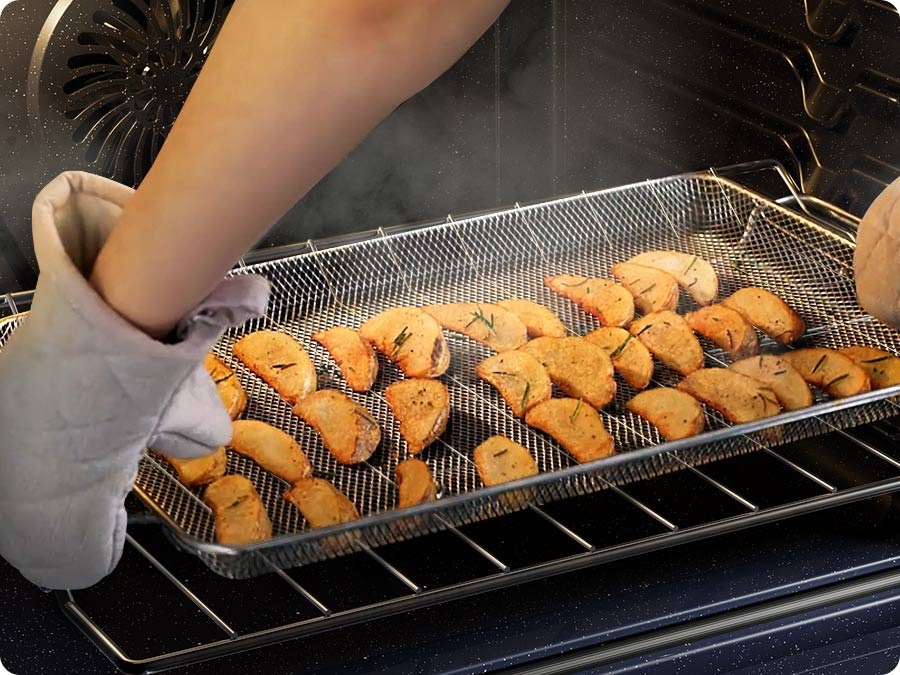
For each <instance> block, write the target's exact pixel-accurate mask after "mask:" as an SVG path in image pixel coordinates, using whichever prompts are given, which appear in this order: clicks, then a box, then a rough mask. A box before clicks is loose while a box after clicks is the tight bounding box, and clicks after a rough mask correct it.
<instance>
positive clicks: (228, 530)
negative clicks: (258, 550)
mask: <svg viewBox="0 0 900 675" xmlns="http://www.w3.org/2000/svg"><path fill="white" fill-rule="evenodd" d="M203 501H204V502H205V503H206V505H207V506H209V508H211V509H212V512H213V517H214V518H215V521H216V541H218V542H219V543H220V544H226V545H241V544H254V543H256V542H258V541H266V540H267V539H271V538H272V521H270V520H269V516H268V515H267V514H266V507H265V505H264V504H263V503H262V499H260V497H259V493H258V492H257V491H256V488H255V487H253V483H251V482H250V479H249V478H246V477H244V476H224V477H222V478H219V479H218V480H217V481H215V482H214V483H212V484H211V485H210V486H209V487H207V488H206V491H205V492H204V493H203Z"/></svg>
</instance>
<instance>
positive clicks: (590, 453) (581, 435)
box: [525, 398, 615, 464]
mask: <svg viewBox="0 0 900 675" xmlns="http://www.w3.org/2000/svg"><path fill="white" fill-rule="evenodd" d="M525 422H526V423H527V424H528V425H529V426H532V427H534V428H535V429H540V430H541V431H543V432H544V433H546V434H549V435H550V436H552V437H553V438H555V439H556V441H557V442H558V443H559V444H560V445H561V446H562V447H563V448H565V449H566V451H567V452H568V453H569V454H570V455H572V457H574V458H575V459H577V460H578V461H579V462H581V463H582V464H583V463H584V462H590V461H593V460H595V459H603V458H604V457H609V456H610V455H612V454H613V453H614V452H615V449H614V446H615V443H614V441H613V438H612V436H610V435H609V432H608V431H607V430H606V427H604V426H603V419H602V418H601V417H600V414H599V413H598V412H597V411H596V410H594V409H593V408H592V407H591V406H589V405H588V404H587V403H584V402H583V401H581V400H580V399H574V398H551V399H550V400H548V401H544V402H543V403H539V404H538V405H536V406H534V407H533V408H532V409H531V410H529V411H528V414H527V415H525Z"/></svg>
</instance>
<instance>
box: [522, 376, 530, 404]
mask: <svg viewBox="0 0 900 675" xmlns="http://www.w3.org/2000/svg"><path fill="white" fill-rule="evenodd" d="M530 393H531V382H526V383H525V393H524V394H522V409H523V410H524V409H525V404H526V403H527V402H528V394H530Z"/></svg>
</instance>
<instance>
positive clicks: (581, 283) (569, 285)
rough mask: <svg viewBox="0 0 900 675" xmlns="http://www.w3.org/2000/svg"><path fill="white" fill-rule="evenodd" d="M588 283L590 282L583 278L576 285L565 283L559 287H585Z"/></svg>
mask: <svg viewBox="0 0 900 675" xmlns="http://www.w3.org/2000/svg"><path fill="white" fill-rule="evenodd" d="M589 281H590V279H588V278H584V279H582V280H581V281H579V282H578V283H577V284H567V283H565V282H562V283H561V284H560V285H561V286H568V287H572V286H584V285H585V284H586V283H587V282H589Z"/></svg>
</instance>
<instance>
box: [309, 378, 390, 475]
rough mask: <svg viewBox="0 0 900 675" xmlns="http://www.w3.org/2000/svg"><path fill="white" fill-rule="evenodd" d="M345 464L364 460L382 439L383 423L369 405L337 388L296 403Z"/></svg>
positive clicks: (331, 451)
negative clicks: (358, 401) (368, 408)
mask: <svg viewBox="0 0 900 675" xmlns="http://www.w3.org/2000/svg"><path fill="white" fill-rule="evenodd" d="M294 414H295V415H297V416H298V417H299V418H300V419H302V420H303V421H304V422H306V423H307V424H309V425H310V426H312V427H313V428H314V429H315V430H316V431H318V432H319V435H320V436H321V437H322V443H324V444H325V447H326V448H328V451H329V452H330V453H331V454H332V455H333V456H334V458H335V459H336V460H337V461H339V462H340V463H341V464H359V463H360V462H364V461H366V460H367V459H369V457H371V456H372V453H373V452H375V449H376V448H377V447H378V444H379V443H380V442H381V427H380V426H379V425H378V422H377V421H376V420H375V418H374V417H373V416H372V413H370V412H369V411H368V410H366V408H365V407H364V406H362V405H360V404H359V403H357V402H356V401H354V400H353V399H352V398H350V397H349V396H347V395H346V394H344V393H342V392H340V391H337V390H336V389H322V390H320V391H317V392H315V393H313V394H310V395H309V396H307V397H306V398H305V399H303V400H302V401H300V403H298V404H297V405H296V406H294Z"/></svg>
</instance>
